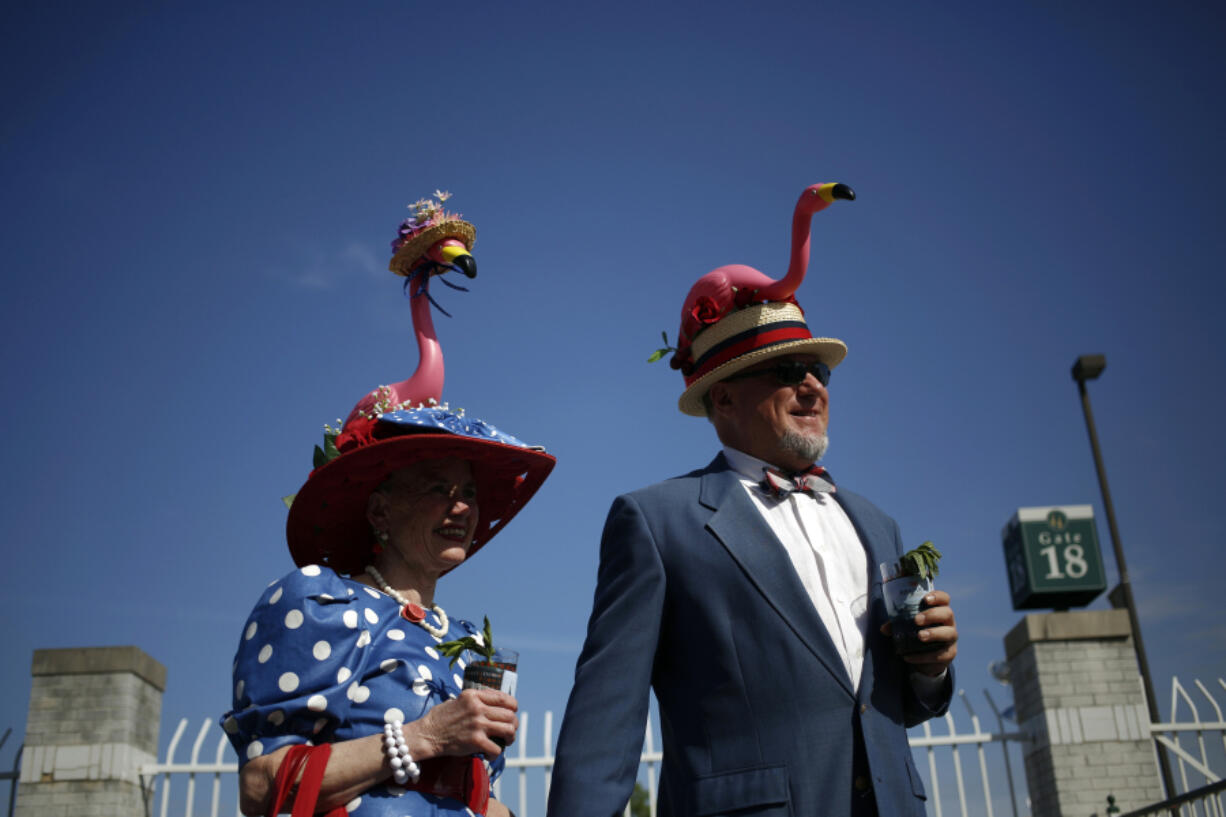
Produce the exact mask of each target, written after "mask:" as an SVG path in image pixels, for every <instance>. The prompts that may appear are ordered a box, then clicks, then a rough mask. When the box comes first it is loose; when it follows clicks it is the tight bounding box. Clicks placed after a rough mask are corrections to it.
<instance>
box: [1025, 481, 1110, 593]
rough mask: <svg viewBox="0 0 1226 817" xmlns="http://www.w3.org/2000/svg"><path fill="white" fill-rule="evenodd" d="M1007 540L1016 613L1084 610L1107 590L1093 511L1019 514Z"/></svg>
mask: <svg viewBox="0 0 1226 817" xmlns="http://www.w3.org/2000/svg"><path fill="white" fill-rule="evenodd" d="M1001 539H1002V540H1003V542H1004V546H1005V566H1006V567H1007V568H1008V571H1009V591H1010V593H1011V594H1012V596H1013V609H1014V610H1033V609H1036V608H1049V607H1054V608H1059V609H1068V608H1070V607H1081V606H1084V605H1086V604H1089V603H1090V602H1091V601H1093V600H1094V599H1095V598H1097V597H1098V594H1099V593H1101V592H1103V591H1104V590H1106V589H1107V580H1106V576H1105V575H1104V573H1103V557H1102V552H1101V551H1100V550H1099V547H1098V534H1097V532H1096V529H1095V527H1094V511H1093V509H1092V508H1091V507H1090V506H1089V505H1059V506H1056V505H1053V506H1050V507H1045V508H1018V509H1017V513H1015V514H1014V515H1013V518H1012V519H1010V520H1009V522H1008V524H1006V525H1005V528H1004V530H1003V531H1001Z"/></svg>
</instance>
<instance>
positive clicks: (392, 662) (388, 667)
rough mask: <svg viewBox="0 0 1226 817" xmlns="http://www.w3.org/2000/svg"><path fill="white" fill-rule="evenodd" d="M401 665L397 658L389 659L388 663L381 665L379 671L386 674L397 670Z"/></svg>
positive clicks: (384, 662)
mask: <svg viewBox="0 0 1226 817" xmlns="http://www.w3.org/2000/svg"><path fill="white" fill-rule="evenodd" d="M399 664H400V661H399V660H397V659H395V658H388V659H387V660H386V661H383V662H382V663H380V664H379V669H381V670H383V671H384V672H391V671H392V670H394V669H396V667H397V666H398V665H399Z"/></svg>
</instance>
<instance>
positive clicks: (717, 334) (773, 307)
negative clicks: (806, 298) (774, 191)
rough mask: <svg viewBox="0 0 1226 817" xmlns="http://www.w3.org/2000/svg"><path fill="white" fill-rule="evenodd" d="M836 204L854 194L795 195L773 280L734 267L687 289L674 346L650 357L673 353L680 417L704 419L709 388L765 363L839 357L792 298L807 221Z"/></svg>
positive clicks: (809, 191)
mask: <svg viewBox="0 0 1226 817" xmlns="http://www.w3.org/2000/svg"><path fill="white" fill-rule="evenodd" d="M839 199H843V200H854V199H855V193H854V192H852V190H851V188H849V187H847V186H846V185H843V184H819V185H812V186H810V187H808V188H806V189H805V191H804V192H803V193H802V194H801V197H800V200H799V201H798V202H797V205H796V212H795V213H794V215H793V221H792V261H791V263H790V265H789V270H788V274H787V276H786V277H785V278H783V279H780V280H779V281H774V280H771V279H770V278H767V277H766V276H765V275H763V274H762V273H761V272H758V271H757V270H756V269H753V268H752V267H747V266H743V265H740V264H734V265H730V266H726V267H720V268H719V269H716V270H712V271H711V272H709V273H707V274H706V275H704V276H703V277H702V278H700V279H699V280H698V282H697V283H695V284H694V286H693V287H692V288H691V289H690V292H689V295H687V296H686V299H685V304H684V306H682V308H681V329H680V332H679V333H678V342H677V348H676V349H675V350H663V349H662V350H660V352H658V353H657V355H660V354H663V353H664V352H666V351H674V352H675V354H674V355H673V357H672V360H671V361H670V363H671V365H672V367H673V368H674V369H680V370H681V373H682V375H683V376H684V377H685V392H684V393H682V395H681V398H680V399H679V400H678V401H677V407H678V408H680V409H681V411H682V412H683V413H685V414H689V415H691V416H694V417H704V416H706V409H705V407H704V406H703V397H704V396H705V395H706V393H707V390H708V389H710V388H711V385H712V384H713V383H718V382H719V381H721V380H724V379H726V378H728V377H731V376H732V375H734V374H736V373H737V372H740V371H742V370H744V369H748V368H750V367H751V366H756V365H758V364H759V363H763V362H765V361H768V360H770V359H772V358H776V357H781V356H783V355H795V354H805V355H813V356H815V357H817V359H818V360H820V361H822V362H823V363H825V364H826V365H827V366H829V367H830V368H831V369H833V368H834V367H835V366H837V365H838V364H839V362H840V361H842V360H843V358H844V356H846V354H847V345H846V344H844V343H843V341H841V340H838V339H837V338H815V337H813V335H812V333H810V332H809V326H808V324H806V323H805V313H804V310H803V309H801V308H800V304H798V303H797V302H796V298H795V296H794V295H793V294H792V293H793V292H794V291H795V289H796V287H798V286H799V285H800V282H801V280H803V278H804V273H805V269H806V267H807V266H808V258H809V222H810V219H811V217H812V215H813V214H815V213H817V212H820V211H821V210H823V209H825V208H826V207H827V206H828V205H830V204H831V203H833V202H834V201H836V200H839ZM666 342H667V341H666ZM653 358H654V356H653Z"/></svg>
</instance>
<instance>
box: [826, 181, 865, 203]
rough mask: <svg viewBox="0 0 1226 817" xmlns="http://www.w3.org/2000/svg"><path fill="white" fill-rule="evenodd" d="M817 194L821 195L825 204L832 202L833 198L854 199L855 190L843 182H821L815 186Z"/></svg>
mask: <svg viewBox="0 0 1226 817" xmlns="http://www.w3.org/2000/svg"><path fill="white" fill-rule="evenodd" d="M817 195H819V196H821V197H822V199H823V200H824V201H825V202H826V203H827V204H833V203H834V200H835V199H842V200H844V201H855V200H856V191H854V190H852V189H851V188H850V187H848V186H847V185H845V184H837V183H836V184H823V185H822V186H821V187H819V188H817Z"/></svg>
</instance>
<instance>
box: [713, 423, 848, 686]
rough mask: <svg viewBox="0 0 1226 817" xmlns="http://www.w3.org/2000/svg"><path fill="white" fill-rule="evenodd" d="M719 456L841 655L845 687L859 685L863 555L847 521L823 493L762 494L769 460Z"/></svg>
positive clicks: (731, 451)
mask: <svg viewBox="0 0 1226 817" xmlns="http://www.w3.org/2000/svg"><path fill="white" fill-rule="evenodd" d="M724 456H725V457H726V458H727V459H728V463H729V464H730V465H731V466H732V468H733V469H734V470H735V471H736V472H737V473H738V474H739V475H740V477H741V484H742V485H744V486H745V490H746V491H747V492H748V493H749V497H750V499H752V500H753V503H754V505H755V506H756V507H757V508H758V511H759V512H760V513H761V514H762V516H763V518H765V519H766V521H767V523H768V524H769V525H770V526H771V530H773V531H774V532H775V535H776V536H778V537H779V541H780V542H782V543H783V547H784V549H785V550H787V553H788V557H789V558H790V559H791V560H792V564H793V566H795V568H796V575H797V576H799V577H800V583H801V584H802V585H804V588H805V592H807V593H808V594H809V598H810V599H812V600H813V606H814V607H815V608H816V609H817V614H818V615H819V616H821V619H822V623H823V624H825V625H826V632H827V633H829V634H830V638H831V640H832V641H834V646H835V649H837V650H838V651H839V657H840V658H842V659H843V666H844V667H846V668H847V675H848V677H849V678H851V688H852V689H859V687H860V668H861V666H862V665H863V663H864V639H865V637H866V636H867V634H868V556H867V553H866V551H865V550H864V546H863V545H861V544H860V537H859V536H858V535H856V529H855V527H854V526H853V525H852V524H851V520H850V519H848V518H847V514H846V512H844V511H843V507H842V506H841V505H839V503H838V502H835V501H834V498H833V497H831V496H830V495H829V494H825V493H815V494H810V493H802V492H800V491H794V492H792V493H790V494H788V495H787V496H786V497H784V498H783V499H776V498H774V497H772V496H769V495H767V494H766V492H764V491H762V490H761V489H760V488H759V487H758V483H760V482H761V481H762V477H763V473H764V472H763V469H764V468H767V467H769V465H770V464H769V463H766V462H763V461H762V460H760V459H758V458H757V457H751V456H750V455H749V454H746V453H744V452H743V451H738V450H736V449H735V448H728V447H725V448H724Z"/></svg>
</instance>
